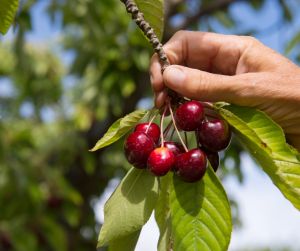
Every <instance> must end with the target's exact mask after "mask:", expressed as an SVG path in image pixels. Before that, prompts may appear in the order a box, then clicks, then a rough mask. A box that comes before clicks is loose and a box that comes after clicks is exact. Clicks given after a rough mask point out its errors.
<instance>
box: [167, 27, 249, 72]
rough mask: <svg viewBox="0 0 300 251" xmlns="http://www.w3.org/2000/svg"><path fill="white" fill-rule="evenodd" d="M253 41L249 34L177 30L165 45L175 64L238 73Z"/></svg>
mask: <svg viewBox="0 0 300 251" xmlns="http://www.w3.org/2000/svg"><path fill="white" fill-rule="evenodd" d="M248 45H249V40H247V39H246V37H239V36H233V35H222V34H216V33H209V32H192V31H180V32H177V33H176V34H175V35H174V36H173V37H172V38H171V39H170V40H169V41H168V42H167V43H166V44H165V46H164V49H165V51H166V53H167V55H168V58H169V60H170V62H171V64H177V65H184V66H187V67H191V68H195V69H199V70H202V71H207V72H218V73H222V74H224V75H234V74H235V73H236V66H237V64H238V61H239V59H240V57H241V55H242V53H243V51H244V50H245V49H246V48H247V46H248Z"/></svg>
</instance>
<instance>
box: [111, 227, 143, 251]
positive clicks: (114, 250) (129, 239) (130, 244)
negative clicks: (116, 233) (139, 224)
mask: <svg viewBox="0 0 300 251" xmlns="http://www.w3.org/2000/svg"><path fill="white" fill-rule="evenodd" d="M140 232H141V231H140V230H138V231H136V232H133V233H132V234H129V235H127V236H125V237H123V238H120V239H117V240H114V241H112V242H111V243H109V248H108V251H132V250H134V249H135V246H136V243H137V241H138V239H139V236H140Z"/></svg>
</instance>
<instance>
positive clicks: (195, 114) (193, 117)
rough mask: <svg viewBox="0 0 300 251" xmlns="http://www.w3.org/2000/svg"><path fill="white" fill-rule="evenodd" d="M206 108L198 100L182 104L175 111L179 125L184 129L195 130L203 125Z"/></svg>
mask: <svg viewBox="0 0 300 251" xmlns="http://www.w3.org/2000/svg"><path fill="white" fill-rule="evenodd" d="M203 119H204V108H203V106H202V104H201V103H200V102H198V101H188V102H186V103H184V104H182V105H180V106H179V107H178V108H177V110H176V113H175V120H176V124H177V125H178V127H179V128H180V129H182V130H184V131H194V130H196V129H197V128H198V127H200V126H201V123H202V121H203Z"/></svg>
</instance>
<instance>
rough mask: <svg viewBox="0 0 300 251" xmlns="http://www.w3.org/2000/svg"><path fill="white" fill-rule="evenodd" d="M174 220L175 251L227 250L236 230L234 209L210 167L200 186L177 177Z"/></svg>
mask: <svg viewBox="0 0 300 251" xmlns="http://www.w3.org/2000/svg"><path fill="white" fill-rule="evenodd" d="M171 218H172V237H173V250H174V251H181V250H185V251H199V250H201V251H211V250H214V251H224V250H227V248H228V245H229V242H230V236H231V231H232V223H231V213H230V206H229V202H228V199H227V196H226V193H225V191H224V189H223V187H222V185H221V183H220V181H219V179H218V178H217V176H216V175H215V173H214V171H213V170H212V168H211V167H210V166H209V168H208V170H207V172H206V174H205V176H204V178H203V179H202V180H201V181H199V182H196V183H186V182H183V181H181V180H180V179H179V178H177V177H176V176H174V179H173V185H172V189H171Z"/></svg>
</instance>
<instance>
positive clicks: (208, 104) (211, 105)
mask: <svg viewBox="0 0 300 251" xmlns="http://www.w3.org/2000/svg"><path fill="white" fill-rule="evenodd" d="M201 104H202V105H203V106H204V107H205V108H209V109H213V108H214V106H213V104H212V103H210V102H201Z"/></svg>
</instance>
